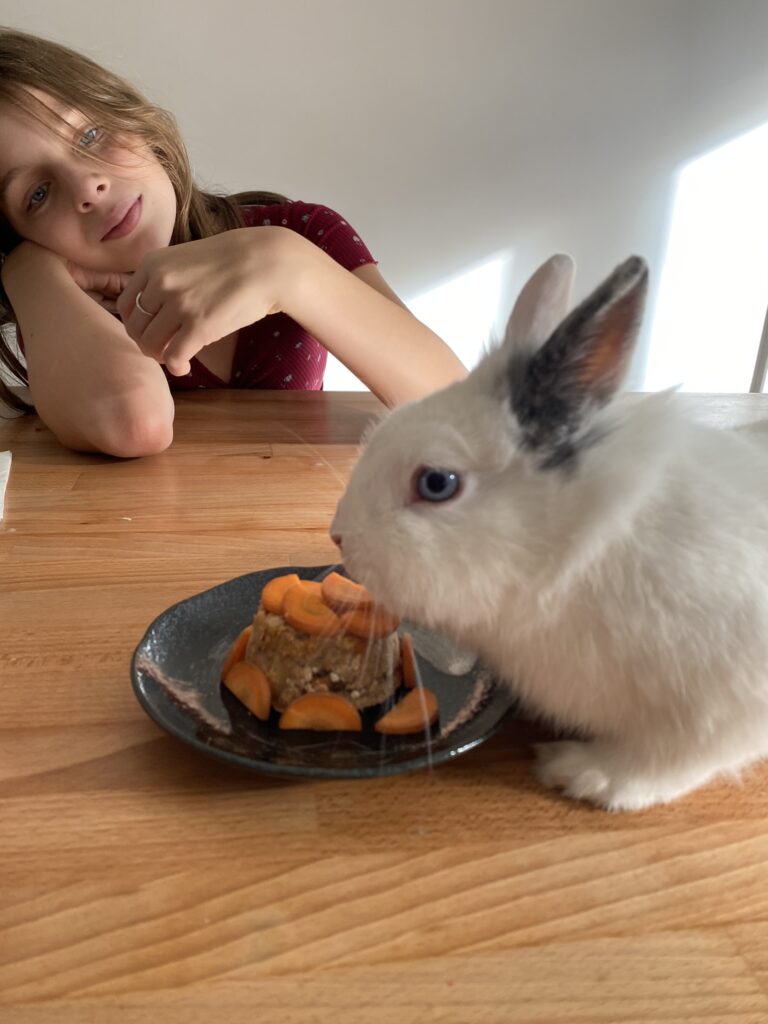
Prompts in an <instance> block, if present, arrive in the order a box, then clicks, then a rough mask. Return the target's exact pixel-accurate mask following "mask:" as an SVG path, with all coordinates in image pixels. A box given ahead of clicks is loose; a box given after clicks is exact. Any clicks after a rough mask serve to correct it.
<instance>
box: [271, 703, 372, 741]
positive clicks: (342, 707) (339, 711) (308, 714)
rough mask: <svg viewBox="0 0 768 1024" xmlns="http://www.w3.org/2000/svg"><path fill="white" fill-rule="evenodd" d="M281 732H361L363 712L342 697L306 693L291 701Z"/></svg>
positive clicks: (284, 714) (284, 713) (283, 718)
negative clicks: (298, 730) (309, 730)
mask: <svg viewBox="0 0 768 1024" xmlns="http://www.w3.org/2000/svg"><path fill="white" fill-rule="evenodd" d="M280 728H281V729H320V730H323V731H328V732H331V731H335V730H339V731H342V732H360V730H361V729H362V728H363V723H362V720H361V718H360V712H359V711H358V710H357V708H356V707H355V706H354V704H352V703H350V701H348V700H347V699H346V697H342V696H341V695H340V694H338V693H305V694H304V696H302V697H297V698H296V700H294V701H291V703H290V704H289V705H288V707H287V708H286V709H285V711H284V712H283V713H282V715H281V716H280Z"/></svg>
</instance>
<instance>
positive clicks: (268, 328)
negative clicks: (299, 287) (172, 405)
mask: <svg viewBox="0 0 768 1024" xmlns="http://www.w3.org/2000/svg"><path fill="white" fill-rule="evenodd" d="M242 214H243V219H244V221H245V223H246V226H248V227H259V226H262V225H265V224H272V225H278V226H280V225H282V226H283V227H287V228H290V229H291V230H292V231H297V232H298V233H299V234H300V235H304V237H305V238H308V239H309V240H310V241H311V242H314V243H315V245H318V246H320V248H321V249H322V250H323V251H324V252H327V253H328V255H329V256H332V257H333V259H335V260H336V262H337V263H340V264H341V266H342V267H345V268H346V269H347V270H350V271H352V270H355V268H357V267H362V266H364V265H365V264H366V263H374V262H375V260H374V258H373V256H371V254H370V252H369V251H368V249H367V248H366V246H365V244H364V243H363V241H362V240H361V239H360V237H359V236H358V234H357V233H356V232H355V230H354V228H352V227H351V226H350V225H349V224H348V223H347V221H345V220H344V219H343V218H342V217H340V216H339V214H338V213H334V211H333V210H330V209H328V207H327V206H318V205H315V204H313V203H302V202H300V201H298V200H295V201H292V202H287V203H281V204H279V205H272V206H244V207H242ZM327 356H328V352H327V351H326V349H325V348H324V347H323V346H322V345H321V344H320V342H318V341H316V340H315V339H314V338H313V337H312V335H311V334H308V333H307V332H306V331H305V330H304V328H303V327H302V326H301V325H300V324H297V323H296V321H295V320H292V319H291V318H290V317H289V316H287V315H286V314H285V313H274V314H273V315H271V316H266V317H264V318H263V319H262V320H257V321H256V323H255V324H251V325H250V326H249V327H243V328H241V330H240V333H239V335H238V339H237V347H236V349H235V356H234V359H233V362H232V375H231V378H230V380H229V382H226V381H223V380H221V379H220V378H219V377H217V376H216V374H215V373H212V372H211V371H210V370H209V369H208V368H207V367H205V366H203V364H202V363H201V362H200V361H199V360H198V359H192V360H191V371H190V373H188V374H187V376H186V377H174V376H173V375H172V374H170V373H168V371H167V370H166V371H165V375H166V377H167V379H168V383H169V385H170V388H171V390H172V391H181V390H186V389H188V388H273V389H283V388H284V389H290V390H294V391H319V390H320V389H321V388H322V386H323V374H324V372H325V363H326V358H327ZM163 369H165V367H163Z"/></svg>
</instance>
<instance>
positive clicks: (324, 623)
mask: <svg viewBox="0 0 768 1024" xmlns="http://www.w3.org/2000/svg"><path fill="white" fill-rule="evenodd" d="M283 617H284V618H285V621H286V622H287V623H288V625H289V626H293V628H294V629H295V630H297V631H298V632H299V633H308V634H309V635H310V636H333V635H334V634H336V633H339V632H340V631H341V622H340V621H339V617H338V615H337V614H336V612H335V611H334V610H333V609H332V608H329V607H328V605H327V604H326V603H325V601H323V598H322V594H321V593H320V584H319V583H315V582H313V581H307V580H303V581H301V582H300V583H297V584H296V585H295V586H293V587H290V588H289V589H288V591H287V592H286V595H285V600H284V601H283Z"/></svg>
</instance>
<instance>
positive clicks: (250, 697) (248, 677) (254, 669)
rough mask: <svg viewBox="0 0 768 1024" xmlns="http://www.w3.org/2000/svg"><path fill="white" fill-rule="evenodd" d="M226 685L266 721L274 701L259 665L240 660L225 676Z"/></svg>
mask: <svg viewBox="0 0 768 1024" xmlns="http://www.w3.org/2000/svg"><path fill="white" fill-rule="evenodd" d="M224 685H225V686H226V688H227V689H228V690H231V692H232V693H234V695H235V696H236V697H237V699H238V700H239V701H240V702H241V703H242V704H245V706H246V707H247V708H248V710H249V711H252V712H253V714H254V715H256V717H257V718H260V719H261V720H262V722H266V720H267V719H268V718H269V709H270V705H271V703H272V689H271V687H270V685H269V680H268V679H267V677H266V676H265V675H264V673H263V672H262V671H261V669H260V668H258V666H256V665H253V664H252V663H251V662H250V661H239V662H238V663H237V664H236V665H233V666H232V668H231V669H230V670H229V672H228V673H227V674H226V676H225V677H224Z"/></svg>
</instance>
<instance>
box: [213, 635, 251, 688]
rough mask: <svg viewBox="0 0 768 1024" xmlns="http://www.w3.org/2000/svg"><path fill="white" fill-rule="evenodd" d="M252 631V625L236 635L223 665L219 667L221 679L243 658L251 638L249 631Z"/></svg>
mask: <svg viewBox="0 0 768 1024" xmlns="http://www.w3.org/2000/svg"><path fill="white" fill-rule="evenodd" d="M252 630H253V623H251V625H250V626H246V627H245V629H244V630H242V632H241V633H240V634H239V635H238V637H237V639H236V640H235V642H234V643H233V644H232V646H231V647H230V648H229V653H228V654H227V656H226V658H225V659H224V664H223V665H222V666H221V678H222V679H224V677H225V676H226V674H227V672H229V670H230V669H231V668H232V666H233V665H236V664H237V663H238V661H242V660H243V658H244V657H245V649H246V647H247V646H248V641H249V640H250V638H251V631H252Z"/></svg>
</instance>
